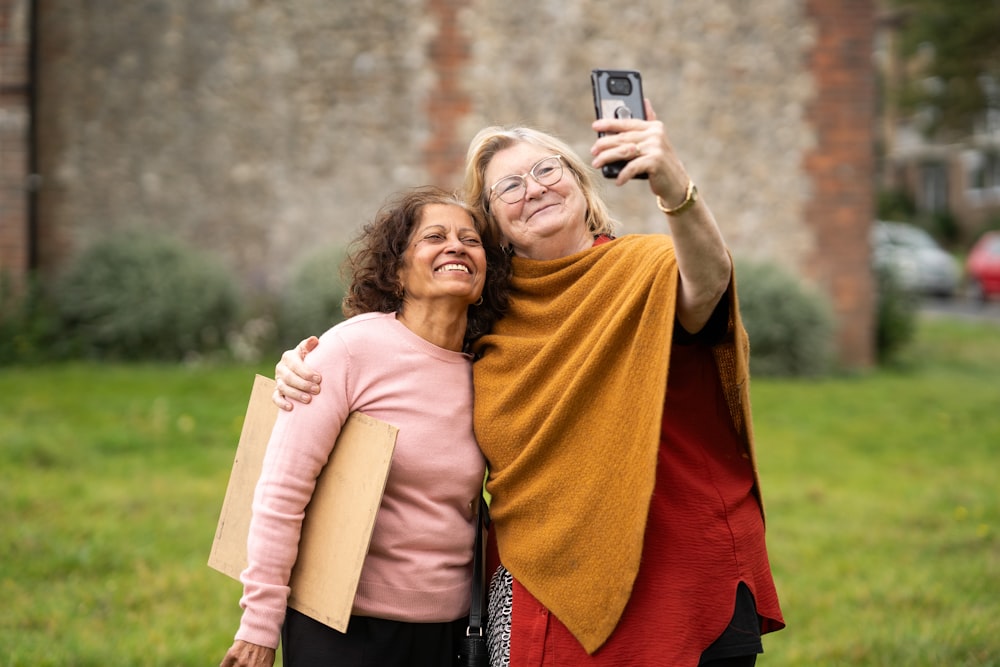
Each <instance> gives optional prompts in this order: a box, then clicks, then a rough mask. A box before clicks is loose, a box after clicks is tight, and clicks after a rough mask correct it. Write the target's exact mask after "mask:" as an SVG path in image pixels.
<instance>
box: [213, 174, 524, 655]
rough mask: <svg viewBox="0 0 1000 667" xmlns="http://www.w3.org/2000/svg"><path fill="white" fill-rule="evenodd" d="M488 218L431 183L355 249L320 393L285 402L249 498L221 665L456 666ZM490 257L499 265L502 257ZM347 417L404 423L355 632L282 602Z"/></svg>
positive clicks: (499, 301) (495, 289)
mask: <svg viewBox="0 0 1000 667" xmlns="http://www.w3.org/2000/svg"><path fill="white" fill-rule="evenodd" d="M494 233H495V232H493V228H492V227H490V226H487V225H486V224H485V222H484V219H483V218H482V217H481V216H480V215H478V214H477V213H474V212H473V211H472V210H471V209H470V208H469V207H467V206H466V205H465V204H464V203H463V202H462V201H461V200H459V199H457V198H455V197H454V196H453V195H451V194H449V193H446V192H444V191H442V190H438V189H435V188H420V189H415V190H411V191H408V192H406V193H404V194H402V195H401V196H399V197H398V198H396V199H395V200H394V201H392V202H391V203H390V204H388V205H387V206H385V207H384V208H383V209H382V210H381V211H380V212H379V214H378V216H377V217H376V219H375V220H374V221H373V222H372V223H370V224H368V225H367V226H365V227H364V229H363V231H362V233H361V235H360V237H359V238H358V239H357V241H356V242H355V244H354V250H353V252H352V253H351V255H350V260H349V267H350V269H351V271H352V276H353V277H352V280H351V284H350V289H349V292H348V295H347V297H346V298H345V300H344V312H345V314H347V315H349V316H350V318H349V319H348V320H346V321H344V322H342V323H340V324H338V325H336V326H334V327H333V328H331V329H330V330H328V331H327V332H326V333H325V334H323V336H322V337H321V338H320V339H319V344H318V345H317V346H316V348H315V349H314V350H313V351H312V352H311V353H310V354H309V356H308V359H309V363H310V364H311V366H312V367H313V368H315V369H316V370H317V371H319V372H321V373H322V374H323V376H324V378H325V381H324V387H325V388H326V391H324V392H323V393H322V396H317V397H316V400H315V401H313V402H312V404H311V405H310V406H309V407H308V408H305V409H302V410H296V411H294V412H282V413H281V414H280V415H279V416H278V419H277V422H276V423H275V426H274V430H273V432H272V434H271V439H270V441H269V442H268V446H267V454H266V456H265V460H264V464H263V469H262V472H261V476H260V480H259V481H258V483H257V490H256V494H255V496H254V502H253V519H252V522H251V525H250V534H249V538H248V543H247V544H248V546H247V556H248V566H247V569H246V570H244V572H243V573H242V576H241V580H242V581H243V586H244V595H243V597H242V599H241V601H240V604H241V606H242V607H243V610H244V611H243V617H242V620H241V623H240V628H239V631H238V632H237V634H236V641H235V643H234V644H233V646H232V647H231V648H230V649H229V652H228V653H227V654H226V657H225V659H224V660H223V661H222V665H223V666H226V667H232V666H236V665H261V664H266V665H271V664H273V662H274V657H275V649H276V647H277V645H278V639H279V636H280V637H281V643H282V651H283V659H284V664H285V665H319V664H328V665H334V664H335V665H361V664H365V665H370V664H377V665H390V666H391V665H400V666H402V665H414V664H419V665H441V666H442V667H444V666H450V665H451V660H452V646H453V642H454V639H453V637H454V633H456V632H464V631H465V627H466V626H465V623H466V619H465V618H464V616H465V615H466V614H467V612H468V609H469V591H470V589H471V575H472V572H471V568H472V550H473V541H474V537H475V530H476V526H477V522H476V509H477V507H478V502H477V499H478V498H479V496H480V494H481V492H482V484H483V477H484V474H485V464H484V460H483V456H482V454H481V453H480V451H479V447H478V446H477V444H476V440H475V437H474V435H473V432H472V368H471V364H472V357H471V355H470V354H469V353H468V352H467V349H468V347H469V344H470V341H471V340H472V339H473V338H475V337H476V336H478V335H480V334H482V333H483V332H485V331H487V330H488V329H489V327H490V326H491V324H492V322H493V320H494V319H496V318H497V317H498V316H499V315H500V314H501V313H502V311H503V307H504V301H505V296H504V294H505V292H504V289H505V288H504V285H505V284H506V276H505V275H504V271H505V270H506V269H505V268H504V267H505V266H506V265H507V262H506V258H504V257H503V255H502V251H501V250H500V244H499V241H498V239H497V238H495V237H494ZM494 260H496V261H495V262H494ZM352 412H363V413H365V414H366V415H369V416H371V417H374V418H376V419H380V420H383V421H386V422H389V423H391V424H393V425H394V426H396V427H397V428H398V429H399V432H398V435H397V439H396V447H395V450H394V453H393V459H392V464H391V467H390V471H389V477H388V481H387V483H386V487H385V493H384V495H383V499H382V504H381V507H380V509H379V512H378V516H377V518H376V522H375V529H374V533H373V535H372V540H371V545H370V548H369V551H368V555H367V557H366V558H365V562H364V566H363V569H362V572H361V578H360V583H359V585H358V589H357V594H356V596H355V599H354V608H353V611H352V616H351V620H350V623H349V625H348V629H347V631H346V633H341V632H338V631H337V630H334V629H333V628H330V627H328V626H325V625H323V624H322V623H320V622H318V621H315V620H313V619H311V618H309V617H307V616H305V615H303V614H301V613H299V612H297V611H295V610H294V609H291V608H288V607H287V600H288V594H289V588H288V579H289V576H290V572H291V569H292V566H293V565H294V564H295V560H296V558H297V553H298V541H299V535H300V532H301V524H302V518H303V516H304V513H305V508H306V505H308V503H309V500H310V498H311V497H312V494H313V491H314V489H315V484H316V478H317V476H318V475H319V473H320V471H321V470H322V468H323V466H324V465H325V464H326V462H327V460H328V458H329V456H330V452H331V449H332V447H333V444H334V442H335V441H336V439H337V436H338V435H339V433H340V429H341V428H342V427H343V425H344V423H345V422H346V420H347V418H348V415H349V414H350V413H352Z"/></svg>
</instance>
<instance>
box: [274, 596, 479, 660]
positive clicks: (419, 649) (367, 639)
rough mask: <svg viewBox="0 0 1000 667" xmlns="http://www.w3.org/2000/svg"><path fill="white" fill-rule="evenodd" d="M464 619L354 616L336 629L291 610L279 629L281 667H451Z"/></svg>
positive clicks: (462, 629) (464, 626)
mask: <svg viewBox="0 0 1000 667" xmlns="http://www.w3.org/2000/svg"><path fill="white" fill-rule="evenodd" d="M467 624H468V619H465V618H462V619H459V620H457V621H452V622H450V623H405V622H403V621H389V620H386V619H384V618H370V617H367V616H352V617H351V621H350V623H348V625H347V632H346V633H343V632H338V631H336V630H334V629H333V628H331V627H329V626H326V625H323V624H322V623H320V622H319V621H316V620H314V619H312V618H309V617H308V616H306V615H305V614H301V613H299V612H297V611H295V610H294V609H289V610H288V611H287V613H286V615H285V624H284V626H282V628H281V655H282V659H283V663H284V665H285V667H325V666H330V667H394V666H398V667H417V666H419V667H451V665H452V660H453V659H454V656H453V646H454V641H455V637H456V633H464V632H465V629H466V625H467Z"/></svg>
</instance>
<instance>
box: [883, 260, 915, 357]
mask: <svg viewBox="0 0 1000 667" xmlns="http://www.w3.org/2000/svg"><path fill="white" fill-rule="evenodd" d="M873 270H874V272H875V281H876V288H877V290H878V294H877V297H876V302H875V308H876V311H875V323H876V332H875V353H876V355H877V358H878V362H879V364H887V363H890V362H891V361H893V360H894V359H895V358H896V356H897V355H898V354H899V352H900V351H901V350H902V349H903V348H904V347H906V345H907V344H908V343H909V342H910V341H912V340H913V336H914V334H915V333H916V329H917V307H918V303H917V297H915V296H914V295H913V294H911V293H909V292H907V291H906V290H904V289H903V287H902V286H901V285H900V283H899V280H898V279H897V278H896V276H895V274H894V273H893V272H892V271H891V270H890V269H889V267H882V268H875V269H873Z"/></svg>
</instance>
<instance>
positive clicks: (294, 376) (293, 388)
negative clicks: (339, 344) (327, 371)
mask: <svg viewBox="0 0 1000 667" xmlns="http://www.w3.org/2000/svg"><path fill="white" fill-rule="evenodd" d="M317 345H319V339H318V338H316V336H310V337H309V338H306V339H304V340H302V341H301V342H300V343H299V344H298V345H296V346H295V347H294V348H292V349H291V350H285V352H284V353H283V354H282V355H281V360H280V361H279V362H278V363H277V365H276V366H275V367H274V379H275V380H276V381H277V386H276V387H275V389H274V393H273V394H272V395H271V400H272V401H274V404H275V405H277V406H278V407H279V408H281V409H282V410H291V409H292V407H293V406H294V403H293V402H292V401H298V402H299V403H308V402H309V401H311V400H312V397H313V395H314V394H318V393H319V385H320V382H322V380H323V378H322V377H321V376H320V375H319V373H316V372H315V371H313V370H312V369H311V368H309V366H308V365H307V364H306V363H305V361H304V359H305V358H306V355H307V354H309V352H311V351H312V350H314V349H315V348H316V346H317Z"/></svg>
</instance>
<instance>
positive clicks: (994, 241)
mask: <svg viewBox="0 0 1000 667" xmlns="http://www.w3.org/2000/svg"><path fill="white" fill-rule="evenodd" d="M965 275H966V278H967V280H968V294H969V296H970V297H971V298H973V299H976V300H978V301H986V300H987V299H990V298H991V297H995V296H1000V231H994V232H986V233H985V234H983V235H982V236H980V237H979V240H978V241H976V244H975V245H974V246H972V250H970V251H969V257H968V259H967V260H966V262H965Z"/></svg>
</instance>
